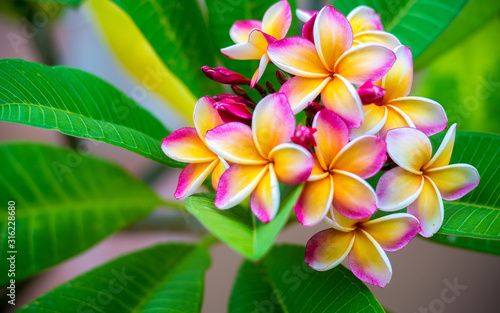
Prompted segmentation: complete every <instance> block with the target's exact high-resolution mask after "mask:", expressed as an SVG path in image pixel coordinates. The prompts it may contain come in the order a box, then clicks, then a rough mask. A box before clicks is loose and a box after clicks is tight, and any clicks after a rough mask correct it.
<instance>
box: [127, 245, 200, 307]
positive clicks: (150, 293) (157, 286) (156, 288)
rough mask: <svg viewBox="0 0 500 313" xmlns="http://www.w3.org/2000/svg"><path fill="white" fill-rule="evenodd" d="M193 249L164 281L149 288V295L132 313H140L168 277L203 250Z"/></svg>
mask: <svg viewBox="0 0 500 313" xmlns="http://www.w3.org/2000/svg"><path fill="white" fill-rule="evenodd" d="M191 248H192V249H191V251H190V252H189V253H188V254H186V255H184V257H183V258H182V261H181V262H175V263H174V264H175V265H174V266H173V267H172V268H171V270H170V271H169V272H168V273H167V274H166V275H164V276H163V277H162V279H159V280H157V281H156V283H155V284H154V286H152V287H151V288H149V290H148V295H147V296H145V297H143V298H142V300H141V301H140V302H139V303H137V305H136V306H135V307H134V308H133V310H132V311H131V313H134V312H140V310H141V309H142V308H143V307H144V305H145V304H147V303H149V300H150V299H151V298H152V297H153V295H154V294H155V293H156V292H157V291H158V290H159V289H160V288H161V286H162V284H163V283H166V282H167V279H168V277H170V276H172V274H173V273H174V272H175V270H177V269H179V268H181V267H182V266H183V265H184V263H185V262H186V260H187V259H189V258H190V257H191V255H192V254H194V253H195V252H198V249H201V247H200V246H194V247H191Z"/></svg>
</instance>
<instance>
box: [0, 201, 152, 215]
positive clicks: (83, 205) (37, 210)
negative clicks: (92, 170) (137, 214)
mask: <svg viewBox="0 0 500 313" xmlns="http://www.w3.org/2000/svg"><path fill="white" fill-rule="evenodd" d="M103 200H104V201H102V202H96V201H95V198H93V199H92V201H83V202H82V201H78V202H61V203H58V204H57V205H53V204H50V203H47V204H46V205H33V206H29V208H23V209H21V210H19V209H17V210H16V217H17V218H19V217H25V216H24V215H28V216H30V215H39V214H50V213H56V212H60V211H67V210H68V207H69V208H71V209H75V210H77V209H79V210H92V209H93V210H95V211H97V210H98V208H99V207H103V206H107V207H116V208H118V207H119V208H130V209H132V208H136V207H146V206H149V203H146V202H144V201H137V202H135V201H121V200H126V199H124V198H123V197H120V201H108V200H106V199H103ZM131 200H138V199H137V197H133V198H131ZM156 203H157V204H159V203H160V201H159V200H158V201H156ZM8 215H9V214H8V213H7V211H5V210H4V211H2V212H0V216H8Z"/></svg>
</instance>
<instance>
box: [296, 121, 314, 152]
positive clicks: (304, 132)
mask: <svg viewBox="0 0 500 313" xmlns="http://www.w3.org/2000/svg"><path fill="white" fill-rule="evenodd" d="M315 132H316V129H315V128H312V127H307V126H303V125H299V127H298V128H297V130H296V131H295V134H294V135H293V136H292V142H294V143H296V144H298V145H300V146H302V147H304V148H306V149H309V148H311V147H312V146H313V145H314V146H315V145H316V141H315V140H314V136H313V134H314V133H315Z"/></svg>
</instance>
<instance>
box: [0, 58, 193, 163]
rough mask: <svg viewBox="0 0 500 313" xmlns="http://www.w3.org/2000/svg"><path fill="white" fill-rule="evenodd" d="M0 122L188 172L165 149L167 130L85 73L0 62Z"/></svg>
mask: <svg viewBox="0 0 500 313" xmlns="http://www.w3.org/2000/svg"><path fill="white" fill-rule="evenodd" d="M0 121H7V122H14V123H20V124H26V125H30V126H35V127H41V128H47V129H55V130H58V131H60V132H62V133H64V134H68V135H71V136H76V137H82V138H89V139H94V140H98V141H102V142H106V143H109V144H113V145H115V146H118V147H121V148H125V149H128V150H130V151H133V152H136V153H138V154H140V155H142V156H145V157H148V158H150V159H152V160H155V161H157V162H160V163H162V164H165V165H168V166H175V167H183V166H184V165H183V164H182V163H179V162H176V161H173V160H171V159H170V158H168V157H167V156H166V155H165V154H164V153H163V151H162V150H161V140H162V138H164V137H166V136H167V135H168V134H169V132H168V130H167V129H166V128H165V127H164V126H163V125H162V124H161V123H160V122H159V121H158V120H157V119H156V118H155V117H154V116H153V115H151V114H150V113H149V112H147V111H146V110H144V109H143V108H141V107H140V106H139V105H137V104H136V103H135V102H134V101H133V100H131V99H130V98H128V97H126V96H125V95H124V94H123V93H122V92H120V91H119V90H118V89H116V88H115V87H113V86H111V85H110V84H108V83H106V82H105V81H103V80H101V79H99V78H97V77H95V76H93V75H91V74H88V73H85V72H83V71H80V70H76V69H71V68H66V67H53V68H51V67H47V66H44V65H41V64H36V63H30V62H26V61H21V60H6V59H4V60H0Z"/></svg>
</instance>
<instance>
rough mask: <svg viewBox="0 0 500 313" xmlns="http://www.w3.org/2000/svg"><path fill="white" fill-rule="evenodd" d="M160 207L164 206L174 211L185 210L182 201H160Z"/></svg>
mask: <svg viewBox="0 0 500 313" xmlns="http://www.w3.org/2000/svg"><path fill="white" fill-rule="evenodd" d="M161 205H164V206H166V207H167V208H168V209H173V210H175V211H184V210H186V205H185V204H184V202H183V201H177V200H170V199H162V200H161Z"/></svg>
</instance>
